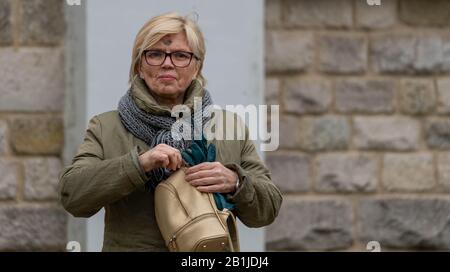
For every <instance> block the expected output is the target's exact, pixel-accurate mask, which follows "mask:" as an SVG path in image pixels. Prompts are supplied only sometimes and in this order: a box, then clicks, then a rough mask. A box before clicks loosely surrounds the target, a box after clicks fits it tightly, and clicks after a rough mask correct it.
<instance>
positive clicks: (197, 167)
mask: <svg viewBox="0 0 450 272" xmlns="http://www.w3.org/2000/svg"><path fill="white" fill-rule="evenodd" d="M215 165H216V164H215V163H212V162H202V163H200V164H197V165H194V166H192V167H189V168H188V169H187V170H186V174H190V173H195V172H198V171H200V170H209V169H213V168H214V167H215Z"/></svg>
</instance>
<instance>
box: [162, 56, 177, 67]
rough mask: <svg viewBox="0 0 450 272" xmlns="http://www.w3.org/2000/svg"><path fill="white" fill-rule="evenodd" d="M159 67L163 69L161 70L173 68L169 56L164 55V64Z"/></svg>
mask: <svg viewBox="0 0 450 272" xmlns="http://www.w3.org/2000/svg"><path fill="white" fill-rule="evenodd" d="M161 67H163V68H171V67H172V68H173V67H175V66H174V65H173V62H172V58H171V56H170V55H166V58H165V59H164V62H163V63H162V64H161Z"/></svg>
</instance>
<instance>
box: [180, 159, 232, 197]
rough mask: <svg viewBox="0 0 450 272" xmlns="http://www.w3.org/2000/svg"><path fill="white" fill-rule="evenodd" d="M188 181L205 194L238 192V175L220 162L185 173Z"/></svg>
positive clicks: (193, 167)
mask: <svg viewBox="0 0 450 272" xmlns="http://www.w3.org/2000/svg"><path fill="white" fill-rule="evenodd" d="M185 174H186V177H185V178H186V181H187V182H189V183H190V184H191V185H192V186H194V187H196V188H197V190H199V191H200V192H205V193H231V192H234V191H236V183H237V181H238V178H239V177H238V175H237V174H236V173H235V172H234V171H233V170H230V169H228V168H226V167H225V166H223V164H221V163H220V162H204V163H200V164H198V165H195V166H192V167H189V168H187V169H186V171H185Z"/></svg>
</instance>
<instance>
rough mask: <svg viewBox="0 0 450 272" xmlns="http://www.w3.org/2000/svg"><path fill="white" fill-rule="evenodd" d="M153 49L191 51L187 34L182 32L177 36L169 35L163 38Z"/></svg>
mask: <svg viewBox="0 0 450 272" xmlns="http://www.w3.org/2000/svg"><path fill="white" fill-rule="evenodd" d="M152 49H173V50H190V49H191V48H190V47H189V44H188V41H187V38H186V34H185V33H184V32H180V33H177V34H167V35H166V36H164V37H162V39H161V40H159V41H158V42H157V43H156V44H155V45H154V46H152Z"/></svg>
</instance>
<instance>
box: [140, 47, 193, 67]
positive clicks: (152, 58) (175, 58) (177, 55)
mask: <svg viewBox="0 0 450 272" xmlns="http://www.w3.org/2000/svg"><path fill="white" fill-rule="evenodd" d="M167 56H169V58H170V60H171V61H172V63H173V65H174V66H176V67H180V68H183V67H187V66H189V64H190V63H191V61H192V57H195V58H196V59H198V58H197V57H196V56H195V55H194V53H192V52H185V51H176V52H172V53H167V52H164V51H159V50H145V51H144V57H145V61H146V62H147V64H148V65H151V66H160V65H162V64H163V63H164V62H165V61H166V58H167Z"/></svg>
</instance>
